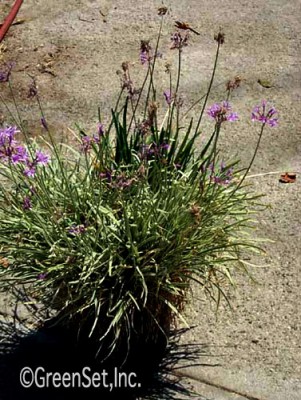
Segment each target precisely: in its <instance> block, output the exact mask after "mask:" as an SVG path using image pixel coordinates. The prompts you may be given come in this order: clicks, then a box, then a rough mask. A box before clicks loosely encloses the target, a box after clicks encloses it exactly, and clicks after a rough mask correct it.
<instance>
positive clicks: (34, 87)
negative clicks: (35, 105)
mask: <svg viewBox="0 0 301 400" xmlns="http://www.w3.org/2000/svg"><path fill="white" fill-rule="evenodd" d="M37 94H38V87H37V84H36V80H35V79H34V78H33V79H32V82H31V84H30V85H29V88H28V94H27V97H28V98H29V99H32V98H33V97H35V96H36V95H37Z"/></svg>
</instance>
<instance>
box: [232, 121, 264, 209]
mask: <svg viewBox="0 0 301 400" xmlns="http://www.w3.org/2000/svg"><path fill="white" fill-rule="evenodd" d="M265 125H266V123H263V124H262V126H261V130H260V133H259V137H258V140H257V144H256V147H255V150H254V153H253V157H252V159H251V161H250V164H249V166H248V168H247V169H246V171H245V173H244V175H243V177H242V178H241V180H240V182H239V184H238V185H237V186H236V187H235V189H234V190H233V191H232V192H231V193H230V196H229V197H228V199H227V200H226V203H228V201H229V200H230V199H231V198H232V196H233V195H234V194H235V193H236V192H237V191H238V189H239V188H240V187H241V185H242V184H243V182H244V180H245V179H246V177H247V175H248V173H249V171H250V169H251V167H252V165H253V163H254V160H255V158H256V155H257V152H258V149H259V146H260V142H261V138H262V135H263V131H264V127H265Z"/></svg>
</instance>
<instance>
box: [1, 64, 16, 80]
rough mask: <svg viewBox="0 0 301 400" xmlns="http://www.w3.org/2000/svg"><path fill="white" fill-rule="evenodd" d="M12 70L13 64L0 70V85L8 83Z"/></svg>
mask: <svg viewBox="0 0 301 400" xmlns="http://www.w3.org/2000/svg"><path fill="white" fill-rule="evenodd" d="M12 68H13V63H8V64H6V66H5V67H4V69H3V70H0V83H4V82H8V81H9V77H10V74H11V70H12Z"/></svg>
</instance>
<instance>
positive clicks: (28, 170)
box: [23, 163, 36, 178]
mask: <svg viewBox="0 0 301 400" xmlns="http://www.w3.org/2000/svg"><path fill="white" fill-rule="evenodd" d="M35 173H36V169H35V167H34V166H33V165H32V164H31V163H29V164H28V167H27V168H25V169H24V171H23V174H24V175H25V176H27V177H28V178H32V177H34V176H35Z"/></svg>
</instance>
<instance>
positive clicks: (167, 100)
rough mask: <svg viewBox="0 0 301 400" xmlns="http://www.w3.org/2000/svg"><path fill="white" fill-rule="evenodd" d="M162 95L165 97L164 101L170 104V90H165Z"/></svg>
mask: <svg viewBox="0 0 301 400" xmlns="http://www.w3.org/2000/svg"><path fill="white" fill-rule="evenodd" d="M163 95H164V97H165V101H166V103H167V104H168V105H169V106H170V104H171V102H172V98H171V92H170V90H165V91H164V92H163Z"/></svg>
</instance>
